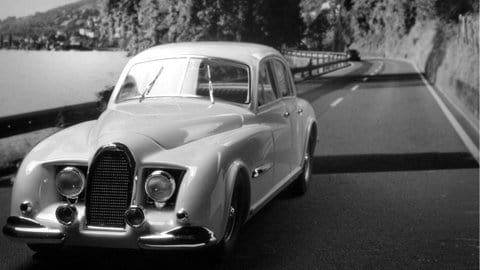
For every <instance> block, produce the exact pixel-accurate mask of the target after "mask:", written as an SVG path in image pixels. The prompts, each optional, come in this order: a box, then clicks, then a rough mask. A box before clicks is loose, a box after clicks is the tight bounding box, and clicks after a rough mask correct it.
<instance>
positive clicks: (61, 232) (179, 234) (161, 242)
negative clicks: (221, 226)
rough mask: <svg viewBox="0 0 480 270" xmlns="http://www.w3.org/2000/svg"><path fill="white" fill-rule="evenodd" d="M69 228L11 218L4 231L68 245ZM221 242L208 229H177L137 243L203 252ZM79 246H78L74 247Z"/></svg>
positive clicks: (23, 238)
mask: <svg viewBox="0 0 480 270" xmlns="http://www.w3.org/2000/svg"><path fill="white" fill-rule="evenodd" d="M68 231H69V228H68V227H63V229H52V228H48V227H47V226H44V225H42V224H40V223H39V222H37V221H36V220H34V219H30V218H26V217H21V216H11V217H9V218H8V219H7V224H5V226H4V227H3V234H4V235H6V236H8V237H10V238H13V239H16V240H20V241H23V242H26V243H44V244H64V243H65V242H66V239H68V238H69V235H68ZM102 233H105V236H108V234H109V232H106V231H105V232H104V231H102V230H97V231H95V235H96V236H95V238H96V240H98V241H101V240H102V238H103V237H102ZM216 242H217V239H216V238H215V235H214V234H213V232H212V231H210V230H209V229H207V228H204V227H195V226H188V227H176V228H174V229H171V230H168V231H165V232H162V233H160V234H145V235H140V236H138V238H137V240H136V243H137V248H139V249H159V250H175V249H199V248H204V247H208V246H211V245H213V244H215V243H216ZM74 245H75V244H74ZM80 246H81V245H80Z"/></svg>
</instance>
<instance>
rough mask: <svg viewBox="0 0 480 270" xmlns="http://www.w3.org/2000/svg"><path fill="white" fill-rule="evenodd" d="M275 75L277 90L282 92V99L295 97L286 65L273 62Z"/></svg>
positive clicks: (276, 61)
mask: <svg viewBox="0 0 480 270" xmlns="http://www.w3.org/2000/svg"><path fill="white" fill-rule="evenodd" d="M272 64H273V73H274V74H275V80H276V82H277V89H278V91H279V92H280V95H281V96H282V97H286V96H291V95H293V90H292V87H291V85H290V80H289V77H288V73H287V72H288V71H287V70H286V68H285V65H284V64H283V63H282V62H280V61H278V60H273V61H272Z"/></svg>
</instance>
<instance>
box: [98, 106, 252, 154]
mask: <svg viewBox="0 0 480 270" xmlns="http://www.w3.org/2000/svg"><path fill="white" fill-rule="evenodd" d="M248 112H249V111H248V110H247V109H246V108H242V107H239V106H235V105H230V104H224V103H215V104H210V102H208V101H205V100H203V99H196V98H161V99H151V100H144V101H143V102H141V103H139V102H138V101H131V102H126V103H124V104H117V105H115V106H114V107H113V108H109V109H107V111H105V112H104V113H103V114H102V116H101V117H100V118H99V121H98V122H97V126H96V127H95V129H94V132H92V134H91V135H92V136H94V138H92V139H94V140H96V141H98V140H100V139H101V138H102V137H103V136H107V135H108V136H109V137H112V135H113V136H114V137H115V135H118V136H120V137H123V136H125V135H127V134H129V133H130V134H131V133H135V134H140V135H143V136H146V137H149V138H151V139H152V140H153V141H155V142H156V143H157V144H159V145H160V146H161V147H163V148H165V149H171V148H175V147H178V146H181V145H183V144H186V143H189V142H192V141H195V140H198V139H201V138H204V137H208V136H212V135H215V134H218V133H222V132H226V131H229V130H233V129H237V128H240V127H241V126H242V125H243V114H245V113H248Z"/></svg>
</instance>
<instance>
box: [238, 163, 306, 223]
mask: <svg viewBox="0 0 480 270" xmlns="http://www.w3.org/2000/svg"><path fill="white" fill-rule="evenodd" d="M301 173H302V168H301V167H297V168H295V169H294V170H293V171H291V172H290V173H289V174H288V175H287V176H285V177H284V178H283V179H282V180H281V181H280V182H278V183H277V184H276V185H275V186H274V187H273V188H272V189H271V190H270V192H268V193H267V194H266V195H265V196H264V197H263V198H261V199H260V200H259V201H258V202H257V203H256V204H254V205H252V206H251V207H250V211H249V214H248V217H247V220H248V219H249V218H250V217H252V216H253V215H254V214H255V213H256V212H258V211H259V210H260V209H261V208H262V207H263V206H265V205H266V204H267V203H268V202H269V201H270V200H272V199H273V198H275V196H276V195H278V194H279V193H280V192H281V191H282V190H283V189H285V188H286V187H287V186H288V185H289V184H290V183H291V182H293V181H294V180H295V179H296V178H297V177H298V176H299V175H300V174H301Z"/></svg>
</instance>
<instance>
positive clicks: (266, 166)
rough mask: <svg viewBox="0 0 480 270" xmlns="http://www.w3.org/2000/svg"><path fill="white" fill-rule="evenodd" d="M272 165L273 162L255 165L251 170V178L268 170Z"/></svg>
mask: <svg viewBox="0 0 480 270" xmlns="http://www.w3.org/2000/svg"><path fill="white" fill-rule="evenodd" d="M272 167H273V163H272V162H269V163H266V164H264V165H262V166H260V167H257V168H255V169H254V170H253V172H252V178H258V177H260V175H262V174H264V173H266V172H268V171H269V170H270V169H271V168H272Z"/></svg>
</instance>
